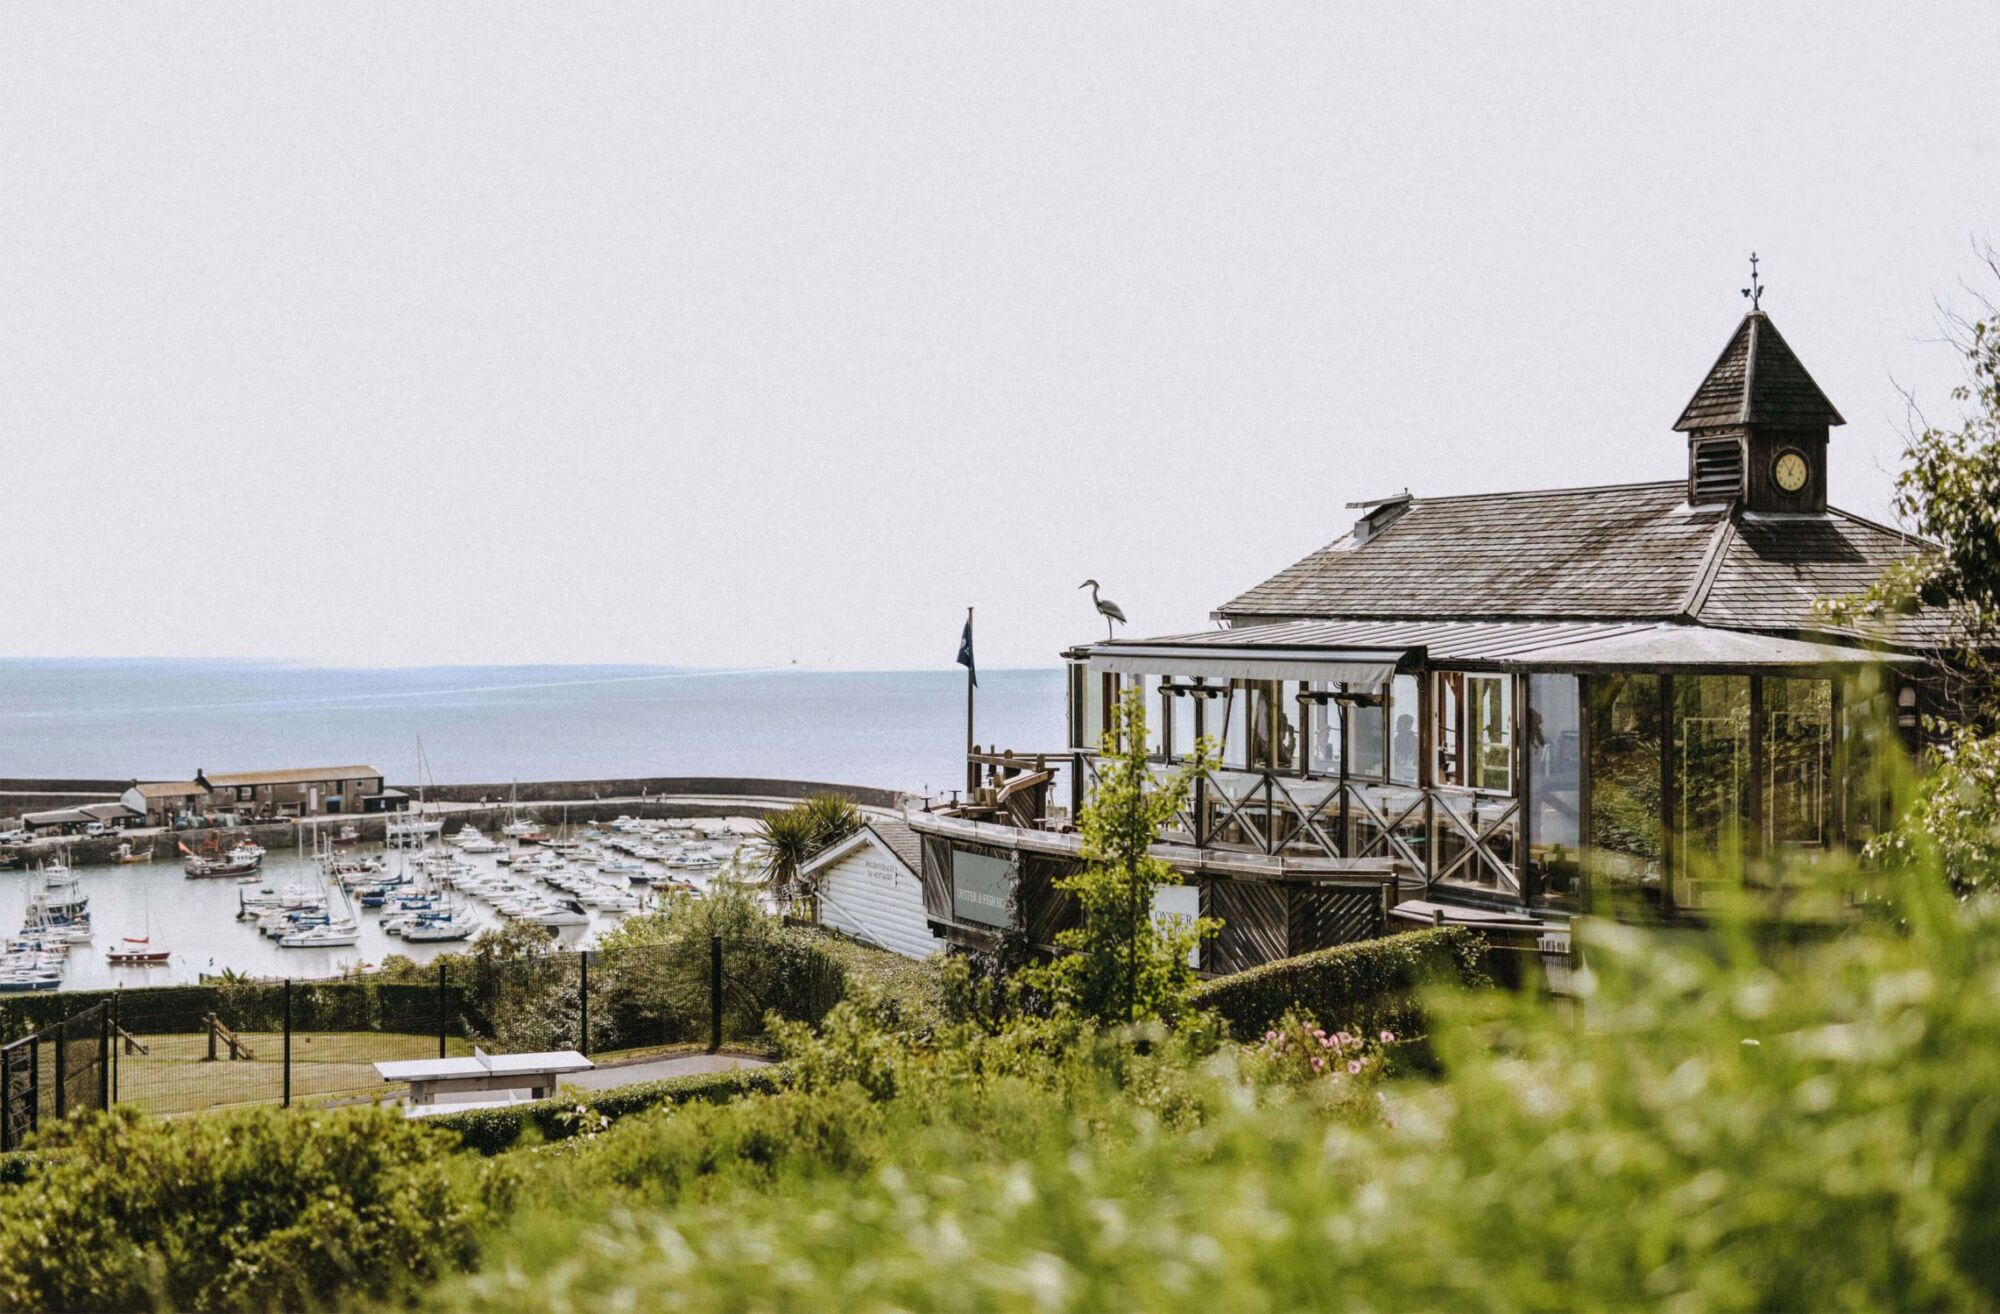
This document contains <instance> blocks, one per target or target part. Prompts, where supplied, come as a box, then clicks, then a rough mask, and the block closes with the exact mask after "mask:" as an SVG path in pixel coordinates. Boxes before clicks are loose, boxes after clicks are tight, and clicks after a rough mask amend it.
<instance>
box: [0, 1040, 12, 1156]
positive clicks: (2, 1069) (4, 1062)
mask: <svg viewBox="0 0 2000 1314" xmlns="http://www.w3.org/2000/svg"><path fill="white" fill-rule="evenodd" d="M13 1148H14V1047H13V1046H12V1045H9V1046H7V1047H6V1048H5V1049H0V1154H4V1153H5V1152H6V1151H8V1150H11V1149H13Z"/></svg>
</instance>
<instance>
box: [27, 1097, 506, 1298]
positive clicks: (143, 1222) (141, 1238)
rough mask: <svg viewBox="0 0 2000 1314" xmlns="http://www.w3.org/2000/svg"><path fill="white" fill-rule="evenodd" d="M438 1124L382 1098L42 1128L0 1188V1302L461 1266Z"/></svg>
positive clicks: (330, 1284) (393, 1277)
mask: <svg viewBox="0 0 2000 1314" xmlns="http://www.w3.org/2000/svg"><path fill="white" fill-rule="evenodd" d="M446 1144H449V1142H448V1141H446V1140H445V1139H444V1138H443V1137H440V1136H438V1135H436V1134H435V1133H433V1132H431V1131H429V1130H427V1129H425V1128H423V1127H421V1126H416V1125H413V1124H411V1123H410V1122H408V1121H406V1120H405V1119H403V1118H401V1117H399V1116H397V1115H396V1114H394V1113H390V1112H387V1111H384V1110H377V1109H350V1110H342V1111H339V1112H334V1113H306V1112H298V1111H293V1112H286V1111H280V1110H270V1109H265V1110H254V1111H247V1112H239V1113H231V1114H221V1115H216V1116H211V1117H204V1118H190V1119H185V1120H181V1121H177V1122H163V1121H159V1120H156V1119H149V1118H144V1117H141V1116H139V1115H137V1114H134V1113H132V1112H130V1111H127V1110H120V1111H118V1112H116V1113H113V1114H98V1115H93V1116H91V1117H88V1118H84V1119H80V1120H77V1121H73V1122H68V1123H63V1124H59V1125H57V1126H55V1127H52V1128H49V1129H47V1130H45V1131H43V1132H42V1133H41V1135H40V1136H39V1138H38V1141H37V1144H36V1147H35V1149H36V1151H37V1153H36V1156H35V1159H34V1162H33V1163H32V1164H31V1165H29V1166H28V1168H27V1171H26V1172H25V1173H24V1174H23V1176H22V1179H21V1180H20V1182H19V1183H18V1184H16V1185H12V1186H7V1187H4V1188H0V1307H4V1308H6V1309H10V1310H15V1309H18V1310H45V1309H46V1310H131V1309H144V1308H153V1307H155V1306H164V1307H167V1308H172V1309H303V1308H318V1307H325V1306H329V1305H339V1304H346V1303H352V1302H353V1300H355V1299H357V1298H363V1297H365V1298H383V1297H388V1296H392V1295H398V1294H405V1293H408V1292H410V1291H412V1290H414V1289H415V1288H416V1286H417V1285H418V1284H421V1283H423V1282H424V1281H426V1280H428V1279H432V1278H435V1277H437V1276H439V1275H440V1274H442V1273H444V1272H445V1271H447V1270H450V1269H453V1268H457V1267H460V1266H462V1265H464V1264H465V1263H467V1262H469V1261H470V1259H471V1256H472V1236H473V1216H472V1206H471V1204H470V1202H469V1201H470V1196H469V1193H468V1192H466V1191H465V1190H464V1189H463V1187H462V1185H461V1184H460V1182H459V1180H458V1179H457V1178H456V1177H455V1176H454V1175H453V1174H452V1173H451V1172H449V1171H448V1170H447V1166H446V1164H447V1160H446V1157H445V1156H442V1155H440V1154H439V1153H438V1150H439V1149H440V1148H441V1147H442V1146H444V1145H446Z"/></svg>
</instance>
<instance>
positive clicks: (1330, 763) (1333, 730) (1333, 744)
mask: <svg viewBox="0 0 2000 1314" xmlns="http://www.w3.org/2000/svg"><path fill="white" fill-rule="evenodd" d="M1314 687H1315V688H1319V689H1325V688H1329V687H1330V686H1326V685H1316V686H1314ZM1341 722H1342V716H1341V710H1340V704H1339V703H1336V702H1334V701H1333V700H1332V699H1330V698H1327V699H1320V700H1315V701H1314V702H1313V703H1312V704H1311V712H1310V734H1309V736H1308V738H1307V741H1306V742H1307V743H1308V744H1310V745H1311V755H1310V756H1309V757H1308V758H1307V761H1306V765H1307V768H1308V769H1309V770H1311V771H1312V773H1313V774H1314V775H1316V776H1337V775H1339V774H1340V757H1341V753H1340V741H1341V737H1342V736H1341Z"/></svg>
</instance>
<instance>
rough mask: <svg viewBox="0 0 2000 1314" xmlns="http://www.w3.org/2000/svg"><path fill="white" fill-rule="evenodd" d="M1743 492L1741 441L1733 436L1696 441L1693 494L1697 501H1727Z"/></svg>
mask: <svg viewBox="0 0 2000 1314" xmlns="http://www.w3.org/2000/svg"><path fill="white" fill-rule="evenodd" d="M1742 495H1743V444H1741V443H1739V442H1737V441H1736V440H1735V439H1734V438H1724V439H1720V440H1716V441H1711V442H1705V443H1696V444H1695V448H1694V497H1693V499H1692V500H1693V501H1694V502H1695V503H1696V504H1697V505H1708V504H1710V503H1713V502H1728V501H1731V500H1733V499H1735V498H1738V497H1741V496H1742Z"/></svg>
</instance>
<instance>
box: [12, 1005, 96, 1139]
mask: <svg viewBox="0 0 2000 1314" xmlns="http://www.w3.org/2000/svg"><path fill="white" fill-rule="evenodd" d="M110 1015H111V1010H110V1007H109V1006H108V1005H107V1004H105V1003H103V1002H99V1003H97V1004H95V1005H93V1006H91V1007H89V1008H86V1009H84V1010H83V1011H81V1012H79V1013H76V1014H73V1015H72V1016H70V1017H66V1018H63V1019H61V1020H59V1021H57V1022H54V1023H52V1024H50V1025H48V1026H45V1027H43V1028H41V1029H40V1030H38V1031H33V1032H30V1033H29V1034H28V1035H25V1036H22V1037H21V1038H19V1039H18V1040H15V1041H12V1042H10V1043H9V1044H7V1045H6V1046H5V1047H4V1048H0V1150H11V1149H13V1148H15V1147H16V1146H18V1145H20V1144H21V1141H22V1140H23V1138H25V1137H26V1136H28V1135H29V1134H30V1133H32V1132H34V1131H36V1130H38V1129H39V1128H40V1126H41V1125H42V1123H43V1121H44V1120H46V1119H50V1118H64V1117H69V1116H72V1115H74V1114H79V1113H84V1112H87V1111H89V1110H92V1109H102V1108H104V1107H105V1106H106V1105H107V1104H108V1103H109V1101H110V1098H111V1095H110V1066H109V1044H110Z"/></svg>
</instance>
